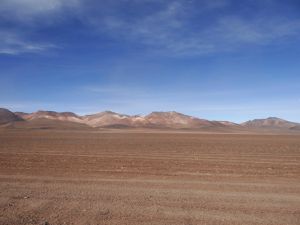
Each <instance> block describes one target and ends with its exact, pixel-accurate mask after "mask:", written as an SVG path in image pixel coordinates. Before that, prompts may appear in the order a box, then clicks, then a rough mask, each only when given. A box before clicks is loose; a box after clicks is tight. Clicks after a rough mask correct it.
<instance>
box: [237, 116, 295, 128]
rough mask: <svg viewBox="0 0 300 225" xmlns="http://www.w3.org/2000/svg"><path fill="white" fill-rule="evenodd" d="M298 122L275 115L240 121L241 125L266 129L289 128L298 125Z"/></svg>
mask: <svg viewBox="0 0 300 225" xmlns="http://www.w3.org/2000/svg"><path fill="white" fill-rule="evenodd" d="M299 125H300V124H299V123H294V122H290V121H287V120H283V119H280V118H277V117H269V118H266V119H255V120H249V121H247V122H245V123H242V126H245V127H248V128H266V129H290V128H292V127H295V126H299Z"/></svg>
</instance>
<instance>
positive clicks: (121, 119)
mask: <svg viewBox="0 0 300 225" xmlns="http://www.w3.org/2000/svg"><path fill="white" fill-rule="evenodd" d="M82 119H83V122H84V123H85V124H88V125H89V126H92V127H110V126H111V127H118V126H120V127H135V126H136V123H135V121H136V120H137V119H136V118H135V117H134V116H129V115H125V114H119V113H115V112H111V111H105V112H101V113H96V114H92V115H87V116H83V117H82Z"/></svg>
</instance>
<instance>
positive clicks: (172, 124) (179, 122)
mask: <svg viewBox="0 0 300 225" xmlns="http://www.w3.org/2000/svg"><path fill="white" fill-rule="evenodd" d="M145 119H146V121H147V122H148V124H149V125H155V126H158V127H167V128H176V129H183V128H191V129H195V128H203V127H216V126H221V127H223V126H224V125H223V124H221V123H219V122H216V121H209V120H204V119H199V118H196V117H192V116H188V115H184V114H182V113H178V112H175V111H171V112H152V113H150V114H149V115H147V116H146V117H145Z"/></svg>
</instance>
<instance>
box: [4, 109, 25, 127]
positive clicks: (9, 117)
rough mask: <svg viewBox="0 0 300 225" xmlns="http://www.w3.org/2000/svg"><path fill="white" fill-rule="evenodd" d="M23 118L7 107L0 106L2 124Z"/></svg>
mask: <svg viewBox="0 0 300 225" xmlns="http://www.w3.org/2000/svg"><path fill="white" fill-rule="evenodd" d="M22 120H23V119H22V118H21V117H19V116H17V115H16V114H14V113H13V112H11V111H9V110H8V109H5V108H0V124H5V123H11V122H15V121H22Z"/></svg>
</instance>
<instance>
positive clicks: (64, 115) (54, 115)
mask: <svg viewBox="0 0 300 225" xmlns="http://www.w3.org/2000/svg"><path fill="white" fill-rule="evenodd" d="M16 114H17V115H19V116H20V117H22V118H23V119H24V120H34V119H49V120H60V121H69V122H76V123H81V122H82V119H81V117H80V116H78V115H76V114H75V113H72V112H61V113H59V112H54V111H42V110H41V111H37V112H34V113H22V112H17V113H16Z"/></svg>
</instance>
